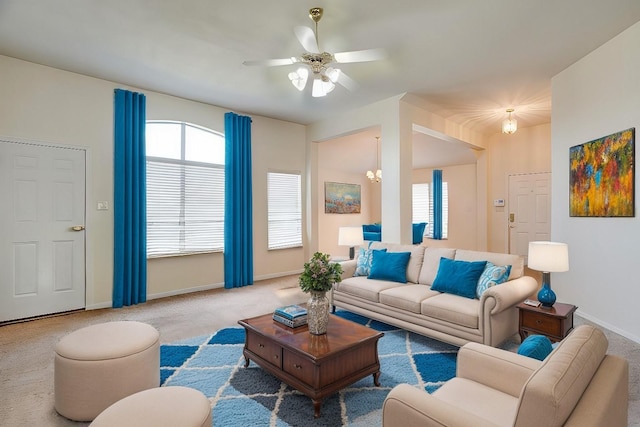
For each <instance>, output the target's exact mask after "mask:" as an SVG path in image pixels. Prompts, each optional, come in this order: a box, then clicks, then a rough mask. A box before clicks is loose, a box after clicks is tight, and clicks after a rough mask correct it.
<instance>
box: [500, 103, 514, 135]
mask: <svg viewBox="0 0 640 427" xmlns="http://www.w3.org/2000/svg"><path fill="white" fill-rule="evenodd" d="M507 113H508V114H509V117H507V118H506V119H504V121H503V122H502V133H506V134H508V135H511V134H512V133H515V132H516V131H517V130H518V121H517V120H516V119H514V118H512V117H511V114H512V113H513V108H509V109H507Z"/></svg>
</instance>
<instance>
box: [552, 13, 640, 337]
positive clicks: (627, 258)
mask: <svg viewBox="0 0 640 427" xmlns="http://www.w3.org/2000/svg"><path fill="white" fill-rule="evenodd" d="M639 69H640V23H637V24H635V25H633V26H632V27H630V28H629V29H627V30H626V31H624V32H623V33H621V34H620V35H618V36H616V37H615V38H613V39H612V40H610V41H609V42H607V43H606V44H604V45H603V46H601V47H600V48H598V49H597V50H595V51H593V52H592V53H590V54H589V55H587V56H586V57H584V58H583V59H581V60H580V61H578V62H576V63H575V64H573V65H572V66H571V67H569V68H567V69H566V70H564V71H563V72H561V73H560V74H558V75H556V76H555V77H554V78H553V80H552V94H553V113H552V123H553V126H552V159H553V160H552V173H553V181H552V204H551V217H552V223H551V236H552V240H556V241H560V242H566V243H568V245H569V268H570V270H569V271H568V272H566V273H552V274H551V276H552V277H551V280H552V286H553V288H554V289H555V292H556V294H557V295H558V300H559V301H565V302H570V303H572V304H575V305H577V306H578V307H579V308H578V312H579V313H580V314H581V315H582V316H584V317H586V318H587V319H590V320H592V321H594V322H596V323H599V324H601V325H603V326H606V327H608V328H610V329H612V330H614V331H616V332H618V333H620V334H622V335H624V336H626V337H628V338H631V339H633V340H634V341H636V342H640V310H638V300H639V299H640V287H638V281H639V279H638V269H637V266H638V242H639V241H640V215H639V214H638V206H639V205H638V200H639V199H638V185H637V182H638V167H637V166H636V177H635V180H636V190H635V193H636V194H635V205H636V213H635V216H634V217H632V218H593V217H592V218H576V217H569V200H568V198H569V171H568V165H569V148H570V147H572V146H574V145H578V144H582V143H585V142H588V141H591V140H594V139H597V138H600V137H603V136H607V135H610V134H612V133H615V132H618V131H621V130H625V129H629V128H635V129H636V143H635V150H636V159H637V156H638V154H637V153H638V148H637V147H638V137H639V134H640V132H639V131H638V129H640V114H639V112H640V77H639V76H640V74H639V73H638V70H639Z"/></svg>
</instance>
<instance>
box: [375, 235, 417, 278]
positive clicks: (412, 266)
mask: <svg viewBox="0 0 640 427" xmlns="http://www.w3.org/2000/svg"><path fill="white" fill-rule="evenodd" d="M383 248H386V249H387V252H411V258H409V264H407V281H408V282H411V283H418V277H419V275H420V269H421V268H422V260H423V258H424V250H425V247H424V246H414V245H400V244H395V243H381V242H372V243H371V249H383Z"/></svg>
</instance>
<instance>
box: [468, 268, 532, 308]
mask: <svg viewBox="0 0 640 427" xmlns="http://www.w3.org/2000/svg"><path fill="white" fill-rule="evenodd" d="M536 289H538V282H537V281H536V279H534V278H533V277H530V276H522V277H519V278H517V279H513V280H509V281H506V282H504V283H502V284H500V285H497V286H492V287H490V288H489V289H487V290H486V291H485V292H484V293H483V294H482V296H481V297H480V306H481V307H482V308H483V309H484V310H489V312H490V313H491V314H492V315H494V314H497V313H500V312H502V311H504V310H507V309H509V308H511V307H513V306H515V305H516V304H519V303H521V302H522V301H524V300H525V299H527V298H529V297H530V296H531V295H533V294H534V293H535V292H536Z"/></svg>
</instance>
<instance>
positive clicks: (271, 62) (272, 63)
mask: <svg viewBox="0 0 640 427" xmlns="http://www.w3.org/2000/svg"><path fill="white" fill-rule="evenodd" d="M296 62H298V60H297V58H282V59H264V60H258V61H244V62H243V64H244V65H248V66H253V65H262V66H265V67H277V66H280V65H291V64H295V63H296Z"/></svg>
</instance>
